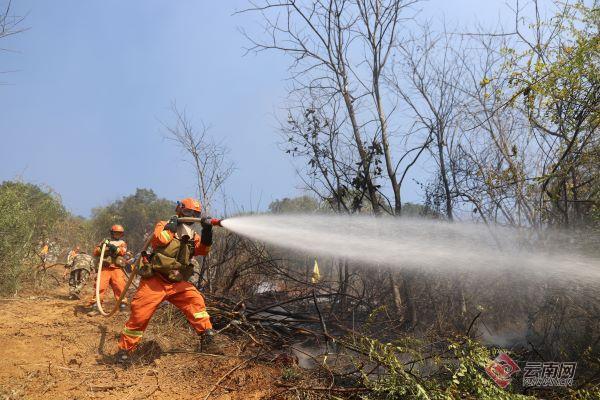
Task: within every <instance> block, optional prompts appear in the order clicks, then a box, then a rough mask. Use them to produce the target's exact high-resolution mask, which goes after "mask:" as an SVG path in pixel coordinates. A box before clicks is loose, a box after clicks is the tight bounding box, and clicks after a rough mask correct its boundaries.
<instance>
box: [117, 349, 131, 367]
mask: <svg viewBox="0 0 600 400" xmlns="http://www.w3.org/2000/svg"><path fill="white" fill-rule="evenodd" d="M115 362H116V363H117V364H127V363H128V362H129V353H128V352H127V350H121V349H120V350H119V351H118V352H117V354H115Z"/></svg>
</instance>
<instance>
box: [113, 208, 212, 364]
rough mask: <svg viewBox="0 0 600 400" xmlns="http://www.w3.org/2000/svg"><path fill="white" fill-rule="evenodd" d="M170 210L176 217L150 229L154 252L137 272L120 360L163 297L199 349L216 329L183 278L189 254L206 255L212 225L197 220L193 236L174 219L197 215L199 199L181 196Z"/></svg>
mask: <svg viewBox="0 0 600 400" xmlns="http://www.w3.org/2000/svg"><path fill="white" fill-rule="evenodd" d="M175 211H176V213H177V215H176V216H173V217H172V218H171V219H170V220H169V221H160V222H158V223H157V224H156V226H155V227H154V232H153V234H152V240H151V246H152V249H153V253H152V254H151V255H149V256H144V258H143V261H142V266H141V267H140V269H139V271H138V273H139V274H140V276H141V278H142V279H141V280H140V284H139V287H138V290H137V292H136V294H135V296H134V297H133V300H132V301H131V315H130V316H129V320H128V321H127V322H126V323H125V327H124V329H123V332H122V334H121V339H120V340H119V349H120V350H119V352H118V353H117V356H116V357H117V361H118V362H125V361H126V360H127V358H128V355H129V353H131V352H132V351H133V350H135V348H136V347H137V345H138V344H139V343H140V342H141V340H142V335H143V334H144V331H145V330H146V327H147V326H148V322H149V321H150V318H151V317H152V314H154V312H155V311H156V309H157V308H158V306H159V305H160V303H162V302H163V301H165V300H166V301H169V302H170V303H172V304H173V305H175V306H176V307H177V308H179V309H180V310H181V311H182V312H183V313H184V314H185V317H186V318H187V320H188V321H189V323H190V324H191V325H192V327H193V328H194V330H195V331H196V332H197V333H198V335H200V347H199V350H200V351H202V350H207V349H211V347H212V349H215V348H214V347H213V346H214V343H213V336H214V335H215V331H214V330H213V329H212V324H211V322H210V318H209V315H208V313H207V312H206V306H205V304H204V298H203V297H202V295H201V294H200V292H199V291H198V289H196V287H195V286H194V285H192V284H191V283H189V282H188V279H189V278H190V277H191V276H192V274H193V273H194V266H193V263H192V259H193V257H195V256H206V255H207V254H208V252H209V251H210V246H211V244H212V225H211V224H210V223H202V233H201V235H198V233H196V232H195V231H194V230H193V229H192V224H189V223H182V222H180V221H178V218H179V217H195V218H199V217H200V211H201V205H200V202H199V201H198V200H195V199H192V198H186V199H184V200H182V201H180V202H177V208H176V209H175ZM215 350H216V349H215Z"/></svg>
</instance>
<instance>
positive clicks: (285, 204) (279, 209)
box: [269, 195, 320, 214]
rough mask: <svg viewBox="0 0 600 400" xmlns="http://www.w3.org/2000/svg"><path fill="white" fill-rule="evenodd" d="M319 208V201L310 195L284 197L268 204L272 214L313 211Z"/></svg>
mask: <svg viewBox="0 0 600 400" xmlns="http://www.w3.org/2000/svg"><path fill="white" fill-rule="evenodd" d="M319 209H320V206H319V202H318V201H317V200H315V199H314V198H312V197H310V196H306V195H305V196H298V197H293V198H291V199H290V198H288V197H285V198H283V199H281V200H275V201H273V202H272V203H271V204H269V212H272V213H273V214H293V213H314V212H316V211H318V210H319Z"/></svg>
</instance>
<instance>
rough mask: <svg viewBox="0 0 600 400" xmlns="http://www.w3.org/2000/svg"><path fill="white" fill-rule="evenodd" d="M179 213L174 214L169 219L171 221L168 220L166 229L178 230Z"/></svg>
mask: <svg viewBox="0 0 600 400" xmlns="http://www.w3.org/2000/svg"><path fill="white" fill-rule="evenodd" d="M177 221H178V218H177V215H173V216H172V217H171V219H170V220H169V222H167V224H166V225H165V229H167V230H169V231H171V232H177Z"/></svg>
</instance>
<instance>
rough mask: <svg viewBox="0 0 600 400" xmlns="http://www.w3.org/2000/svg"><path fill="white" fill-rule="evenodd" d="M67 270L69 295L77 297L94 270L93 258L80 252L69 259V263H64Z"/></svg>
mask: <svg viewBox="0 0 600 400" xmlns="http://www.w3.org/2000/svg"><path fill="white" fill-rule="evenodd" d="M65 268H68V269H69V270H70V272H69V297H70V298H71V299H78V298H79V293H81V289H83V286H84V285H85V282H86V281H87V279H88V278H89V276H90V274H91V273H92V271H93V270H94V259H93V258H92V256H90V255H88V254H85V253H84V252H81V253H79V254H77V255H76V256H75V257H73V259H72V260H71V263H70V264H67V265H65Z"/></svg>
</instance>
